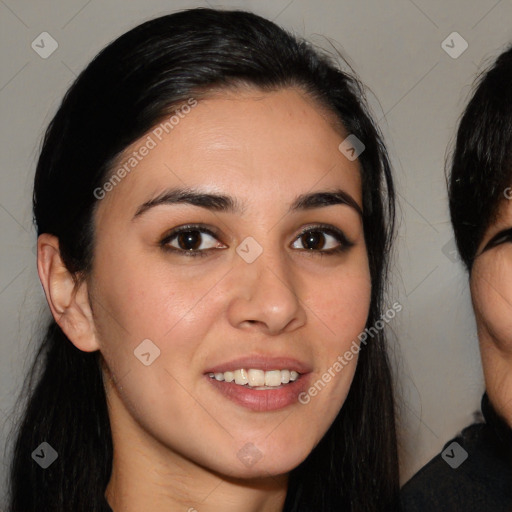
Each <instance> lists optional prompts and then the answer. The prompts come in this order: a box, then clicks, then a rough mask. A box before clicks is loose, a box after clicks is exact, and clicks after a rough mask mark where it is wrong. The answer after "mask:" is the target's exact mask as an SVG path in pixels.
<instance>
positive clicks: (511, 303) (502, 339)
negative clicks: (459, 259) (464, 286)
mask: <svg viewBox="0 0 512 512" xmlns="http://www.w3.org/2000/svg"><path fill="white" fill-rule="evenodd" d="M471 295H472V300H473V305H474V308H475V314H476V318H477V324H478V330H479V332H482V331H485V332H487V333H488V334H489V335H490V336H491V338H493V341H494V342H495V343H496V344H497V345H498V346H499V347H501V348H503V349H508V350H512V265H504V264H500V262H499V261H496V262H494V263H493V264H492V265H489V264H488V265H487V266H486V267H485V268H484V267H483V265H479V266H476V267H475V268H474V270H473V272H472V276H471Z"/></svg>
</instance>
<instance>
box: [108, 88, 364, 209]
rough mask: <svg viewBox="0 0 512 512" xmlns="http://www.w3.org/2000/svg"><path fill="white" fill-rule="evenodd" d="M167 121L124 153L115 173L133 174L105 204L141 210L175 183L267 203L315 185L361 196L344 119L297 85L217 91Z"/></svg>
mask: <svg viewBox="0 0 512 512" xmlns="http://www.w3.org/2000/svg"><path fill="white" fill-rule="evenodd" d="M185 112H186V114H185ZM165 121H166V120H164V122H163V123H160V124H158V125H156V126H155V127H153V128H152V129H151V130H150V131H149V132H148V133H147V134H146V135H145V136H143V137H142V138H141V139H140V140H139V141H137V142H136V143H134V144H132V145H131V146H130V147H129V148H127V150H126V151H125V152H124V154H123V155H122V156H121V157H120V158H119V159H118V161H117V163H116V165H115V166H114V168H113V172H114V173H115V172H116V169H122V168H125V170H127V172H124V173H122V174H124V175H125V177H124V178H123V179H122V180H121V181H120V182H119V183H118V184H116V186H115V187H113V189H112V191H111V192H109V193H108V194H107V195H106V197H105V199H104V200H103V201H102V203H104V204H101V205H100V209H101V208H103V209H105V207H106V206H107V205H108V207H109V208H108V209H109V210H111V209H112V208H118V207H119V208H121V209H122V210H123V211H128V210H133V211H135V209H136V208H137V206H138V204H139V203H140V201H141V199H143V198H146V199H147V197H148V196H149V195H154V194H157V193H159V192H161V191H162V190H163V189H164V188H165V187H169V186H176V185H179V186H183V185H187V186H195V185H201V186H203V187H204V186H207V187H209V188H210V189H211V190H212V191H213V190H215V191H223V192H229V193H230V194H231V195H237V196H241V197H242V198H243V201H244V202H252V203H256V204H258V205H259V206H260V207H261V206H263V204H264V203H265V204H266V205H267V206H268V207H272V206H273V204H274V203H276V202H280V201H286V200H287V198H288V197H290V196H292V195H297V194H299V193H304V192H305V191H307V190H309V189H312V188H314V187H315V186H316V185H318V186H323V187H325V186H333V187H334V186H338V187H339V186H342V187H343V188H344V189H345V190H346V191H347V192H348V193H349V194H351V195H352V196H353V197H354V199H355V200H356V201H358V202H360V201H361V179H360V172H359V171H360V169H359V163H358V161H357V160H355V161H351V160H349V159H347V158H346V157H345V156H344V155H343V154H342V153H341V152H340V151H339V149H338V146H339V144H340V143H341V141H342V140H343V139H344V138H345V136H346V135H347V134H346V132H345V131H344V129H343V127H342V126H341V123H339V122H336V120H335V116H334V114H332V113H329V112H327V111H326V110H325V108H324V107H321V106H319V105H318V103H317V102H316V101H314V100H312V99H311V98H310V97H308V96H306V95H305V94H304V93H302V92H300V91H298V90H295V89H285V90H280V91H275V92H259V91H254V90H252V91H236V92H224V93H218V94H216V95H214V96H212V97H207V98H204V99H201V100H200V101H198V102H197V103H196V105H195V106H194V107H193V108H190V109H186V110H183V111H182V114H181V116H179V118H178V117H176V118H175V119H174V120H173V124H172V126H171V124H170V123H167V124H165ZM144 146H146V147H147V148H149V149H144ZM142 153H144V156H141V154H142Z"/></svg>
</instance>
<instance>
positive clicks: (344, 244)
mask: <svg viewBox="0 0 512 512" xmlns="http://www.w3.org/2000/svg"><path fill="white" fill-rule="evenodd" d="M191 231H199V232H200V233H206V234H207V235H210V236H211V237H213V238H216V239H217V238H218V235H217V234H216V233H215V232H214V231H212V230H211V229H208V228H206V227H204V226H201V225H196V224H190V225H187V226H181V227H179V228H176V229H173V230H172V231H171V232H170V233H168V234H167V235H165V237H164V238H163V239H162V240H161V241H160V242H159V245H160V247H161V248H162V249H163V250H164V251H165V252H171V253H178V254H182V255H184V256H188V257H205V256H208V253H209V252H210V251H215V250H217V249H215V248H210V249H199V250H198V249H193V250H185V249H177V248H176V247H171V246H169V245H168V244H169V243H170V242H171V241H172V240H173V239H175V238H176V237H177V236H178V235H180V234H182V233H188V232H191ZM310 232H313V233H316V232H319V233H326V234H328V235H330V236H332V237H334V238H335V239H336V240H337V241H338V242H339V243H340V245H339V246H338V247H335V248H333V249H327V250H321V249H320V250H315V249H302V251H305V252H307V253H309V254H310V255H314V256H320V257H322V256H334V255H336V254H340V253H342V252H345V251H346V250H348V249H349V248H350V247H352V246H353V245H354V244H353V243H352V242H350V241H349V240H348V239H347V237H346V236H345V235H344V234H343V232H342V231H340V230H338V229H336V228H333V227H332V226H328V225H325V224H317V225H314V226H308V227H307V228H305V229H303V230H302V231H301V232H300V233H299V234H298V235H297V237H296V238H295V240H294V242H295V241H297V240H299V239H300V238H301V237H303V236H304V235H306V234H307V233H310Z"/></svg>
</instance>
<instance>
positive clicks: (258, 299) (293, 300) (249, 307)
mask: <svg viewBox="0 0 512 512" xmlns="http://www.w3.org/2000/svg"><path fill="white" fill-rule="evenodd" d="M274 253H275V254H274ZM235 265H236V267H237V268H236V269H234V272H233V275H232V289H231V298H230V302H229V305H228V312H227V313H228V320H229V322H230V323H231V325H233V326H234V327H236V328H238V329H244V330H253V331H260V332H262V333H265V334H267V335H276V334H280V333H282V332H290V331H293V330H295V329H298V328H299V327H301V326H303V325H304V324H305V323H306V311H305V308H304V305H303V303H302V302H301V300H300V298H299V297H300V291H301V290H300V282H299V278H298V276H297V275H296V273H294V271H293V269H292V268H291V265H290V262H289V261H287V256H286V254H285V253H283V252H281V253H280V254H278V253H277V250H276V251H272V253H271V251H270V250H267V249H266V250H264V251H263V253H262V254H261V255H260V256H259V257H258V258H257V259H256V260H255V261H254V262H252V263H246V262H245V261H243V260H242V259H241V258H240V259H239V260H238V261H237V262H236V263H235Z"/></svg>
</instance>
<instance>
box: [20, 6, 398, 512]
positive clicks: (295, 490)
mask: <svg viewBox="0 0 512 512" xmlns="http://www.w3.org/2000/svg"><path fill="white" fill-rule="evenodd" d="M241 85H242V86H246V85H248V86H251V87H255V88H257V89H260V90H263V91H272V90H276V89H282V88H285V87H296V88H300V89H301V90H303V91H305V92H306V93H308V94H310V95H311V96H312V97H313V98H315V99H316V100H317V101H318V104H319V106H323V108H327V109H328V110H329V111H330V112H332V113H333V114H335V116H336V117H337V118H338V119H339V120H340V121H341V122H342V123H343V125H344V127H345V129H346V131H347V134H349V133H351V134H355V135H356V136H357V137H358V138H359V139H360V140H361V141H362V142H363V143H364V144H365V146H366V147H365V150H364V152H363V153H362V154H361V155H360V157H359V160H360V163H361V173H362V184H363V185H362V187H363V210H364V218H363V225H364V234H365V240H366V244H367V250H368V257H369V265H370V272H371V279H372V295H371V305H370V314H369V317H368V320H367V326H368V327H370V326H373V325H374V324H375V323H376V322H377V321H378V320H379V319H380V318H381V316H382V313H383V296H384V295H383V293H384V284H385V278H386V271H387V257H388V254H389V250H390V243H391V238H392V233H393V222H394V190H393V184H392V178H391V171H390V165H389V161H388V157H387V153H386V149H385V147H384V144H383V141H382V139H381V136H380V134H379V132H378V129H377V128H376V126H375V124H374V122H373V121H372V119H371V116H370V115H369V114H368V111H367V110H366V107H365V101H364V93H363V89H362V88H361V86H360V84H359V83H358V81H357V80H356V79H354V78H352V77H351V76H349V75H348V74H346V73H344V72H342V71H340V70H339V69H337V66H336V65H335V64H334V63H333V62H330V61H329V59H328V58H327V57H323V56H320V55H319V53H318V52H315V51H314V50H313V49H312V48H311V47H310V45H309V44H307V43H306V42H303V41H300V40H297V39H295V38H294V37H293V36H291V35H290V34H288V33H287V32H285V31H284V30H282V29H281V28H279V27H278V26H277V25H275V24H274V23H272V22H270V21H268V20H265V19H263V18H261V17H259V16H256V15H254V14H251V13H247V12H242V11H217V10H211V9H192V10H188V11H183V12H178V13H175V14H172V15H168V16H163V17H160V18H157V19H154V20H151V21H148V22H146V23H144V24H142V25H140V26H138V27H136V28H134V29H133V30H131V31H130V32H128V33H126V34H124V35H123V36H121V37H120V38H119V39H117V40H116V41H114V42H113V43H112V44H110V45H109V46H108V47H106V48H105V49H104V50H103V51H102V52H101V53H100V54H99V55H98V56H97V57H96V58H95V59H94V60H93V61H92V62H91V64H90V65H89V66H88V67H87V68H86V69H85V70H84V71H83V72H82V73H81V74H80V76H79V77H78V78H77V80H76V81H75V83H74V84H73V86H72V87H71V88H70V90H69V91H68V93H67V94H66V96H65V98H64V100H63V102H62V104H61V106H60V108H59V110H58V112H57V113H56V115H55V117H54V119H53V120H52V122H51V124H50V126H49V128H48V130H47V132H46V136H45V139H44V144H43V147H42V152H41V156H40V159H39V162H38V165H37V172H36V177H35V188H34V218H35V224H36V227H37V233H38V234H41V233H51V234H53V235H55V236H57V237H58V238H59V242H60V250H61V253H62V256H63V259H64V262H65V264H66V265H67V267H68V269H69V270H70V271H72V272H74V273H76V275H77V278H80V277H83V276H84V275H86V274H87V272H88V270H89V269H90V268H91V264H92V261H93V255H94V229H93V226H94V222H93V220H94V212H95V208H96V205H97V200H96V199H95V196H94V193H93V192H94V190H95V189H96V188H98V187H101V186H102V184H103V183H105V181H106V180H107V179H108V177H109V174H111V173H112V172H113V163H114V162H115V161H116V158H117V157H118V156H119V155H120V153H121V152H122V151H123V150H124V149H125V148H126V147H127V146H129V145H130V144H131V143H133V142H135V141H136V140H137V139H139V138H140V137H141V136H143V135H144V134H145V133H147V131H148V130H150V129H151V128H152V127H154V126H155V125H156V124H157V123H158V122H160V121H161V120H162V119H163V118H164V117H165V116H167V115H168V114H169V112H171V111H172V110H173V109H174V108H176V106H178V105H180V104H181V103H183V102H184V101H186V100H187V99H188V98H190V97H198V98H199V101H200V98H201V95H202V94H207V93H208V90H210V89H212V88H216V89H222V88H233V87H235V88H236V87H237V86H241ZM100 362H101V358H100V355H99V354H98V353H94V354H87V353H82V352H80V351H79V350H77V349H76V348H75V347H74V346H73V345H72V344H71V342H70V341H69V340H68V339H67V338H66V336H65V335H64V334H63V332H62V331H61V329H60V328H59V327H58V325H57V324H56V323H55V322H54V321H52V322H51V325H50V326H49V328H48V330H47V332H46V336H45V337H44V340H43V343H42V346H41V349H40V351H39V353H38V364H37V365H34V370H33V375H34V378H35V379H36V385H35V388H34V389H32V387H29V390H28V392H29V394H30V396H29V401H28V406H27V410H26V413H25V416H24V417H23V421H22V423H21V425H20V428H19V433H18V437H17V442H16V445H15V452H14V459H13V465H12V474H11V512H19V511H23V512H35V511H36V510H37V511H40V510H45V511H56V512H57V511H58V512H64V511H66V512H68V511H70V510H73V511H74V512H81V511H84V512H85V511H87V512H93V511H100V510H106V502H105V499H104V492H105V488H106V486H107V483H108V480H109V478H110V471H111V464H112V442H111V433H110V423H109V417H108V411H107V408H106V403H105V394H104V390H103V386H102V381H101V370H100ZM391 380H392V379H391V374H390V370H389V364H388V359H387V353H386V346H385V339H384V334H383V332H382V331H381V330H379V331H378V332H377V333H376V334H375V335H373V336H372V338H371V339H370V340H369V341H368V343H367V345H366V346H364V347H362V348H361V352H360V354H359V362H358V366H357V370H356V374H355V376H354V380H353V383H352V387H351V389H350V392H349V394H348V397H347V399H346V401H345V403H344V405H343V407H342V409H341V411H340V413H339V415H338V417H337V418H336V420H335V422H334V424H333V425H332V426H331V428H330V429H329V431H328V432H327V434H326V435H325V436H324V438H323V439H322V441H321V442H320V443H319V445H318V446H317V447H316V448H315V449H314V450H313V452H312V453H311V454H310V455H309V457H308V458H307V459H306V460H305V461H304V462H303V463H302V464H301V465H300V466H299V467H297V468H296V469H295V470H293V471H292V473H291V475H290V481H289V489H288V494H287V498H286V503H285V511H287V512H299V511H300V512H319V511H320V512H334V511H336V512H337V511H340V510H343V511H346V512H372V511H375V512H377V511H379V512H382V511H392V510H395V508H396V503H397V494H398V462H397V451H396V438H395V418H394V401H393V392H392V383H391ZM42 441H48V442H49V443H50V444H51V445H52V446H53V447H54V448H55V449H56V450H57V451H58V453H59V454H60V455H59V459H58V463H57V462H56V463H54V464H52V466H50V467H49V468H48V469H47V470H44V471H42V470H41V469H40V468H39V467H38V466H37V465H36V464H34V463H33V461H32V460H31V452H32V451H33V450H34V448H35V447H36V446H38V445H39V444H40V443H41V442H42Z"/></svg>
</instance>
